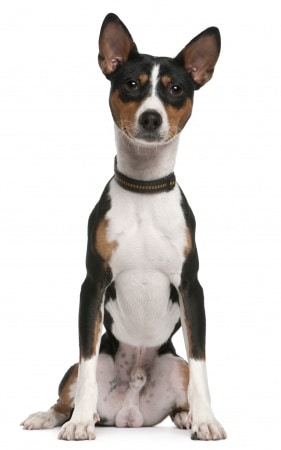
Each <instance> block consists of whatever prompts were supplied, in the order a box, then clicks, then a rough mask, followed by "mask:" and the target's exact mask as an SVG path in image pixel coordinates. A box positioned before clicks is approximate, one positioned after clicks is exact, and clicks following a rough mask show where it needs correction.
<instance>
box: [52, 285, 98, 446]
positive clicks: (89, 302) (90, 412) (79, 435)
mask: <svg viewBox="0 0 281 450" xmlns="http://www.w3.org/2000/svg"><path fill="white" fill-rule="evenodd" d="M102 285H103V283H100V282H98V283H97V282H96V281H95V280H94V279H93V278H92V277H90V276H87V278H86V280H85V281H84V283H83V285H82V288H81V297H80V310H79V344H80V362H79V371H78V379H77V388H76V395H75V402H74V404H75V406H74V411H73V415H72V417H71V419H70V421H69V422H67V423H65V424H64V425H63V427H62V429H61V431H60V433H59V436H58V437H59V439H65V440H85V439H88V440H91V439H95V423H96V421H97V420H99V417H98V413H97V398H98V392H97V381H96V367H97V360H98V353H99V345H100V338H101V332H102V324H103V291H104V290H103V289H102Z"/></svg>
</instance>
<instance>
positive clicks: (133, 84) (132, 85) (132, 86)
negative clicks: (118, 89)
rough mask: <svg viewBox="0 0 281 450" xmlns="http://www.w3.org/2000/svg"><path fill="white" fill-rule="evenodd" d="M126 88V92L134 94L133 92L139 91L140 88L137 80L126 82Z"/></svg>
mask: <svg viewBox="0 0 281 450" xmlns="http://www.w3.org/2000/svg"><path fill="white" fill-rule="evenodd" d="M124 88H125V89H126V91H128V92H133V91H137V90H138V88H139V85H138V82H137V81H135V80H128V81H126V83H125V84H124Z"/></svg>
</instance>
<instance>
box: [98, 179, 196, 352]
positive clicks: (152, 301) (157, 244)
mask: <svg viewBox="0 0 281 450" xmlns="http://www.w3.org/2000/svg"><path fill="white" fill-rule="evenodd" d="M110 197H111V209H110V210H109V212H108V213H107V215H106V219H107V220H108V229H107V239H108V240H109V241H110V242H113V241H114V242H115V243H116V247H115V250H114V252H113V253H112V256H111V259H110V267H111V270H112V274H113V279H114V281H115V287H116V299H115V300H111V301H109V302H108V303H107V305H106V308H107V310H108V312H109V313H110V314H111V316H112V318H113V326H112V331H113V333H114V334H115V336H116V337H117V339H118V340H120V341H123V342H128V343H130V344H131V345H135V346H148V347H150V346H156V345H161V344H162V343H164V342H165V341H166V340H167V339H168V337H169V336H170V335H171V333H172V332H173V329H174V327H175V324H176V323H177V321H178V320H179V316H180V313H179V306H178V304H177V303H173V302H172V301H171V300H170V285H171V284H173V285H174V286H175V287H176V288H178V286H179V284H180V276H181V269H182V264H183V262H184V259H185V256H184V254H185V249H186V248H187V246H188V244H189V243H188V242H187V236H188V234H187V232H186V223H185V219H184V215H183V212H182V209H181V205H180V200H181V194H180V190H179V188H178V187H177V186H176V188H175V189H173V191H170V192H167V193H166V192H164V193H157V194H150V195H149V194H148V195H142V194H135V193H131V192H128V191H125V190H124V189H123V188H121V187H120V186H119V185H118V184H117V183H116V182H115V180H112V182H111V185H110Z"/></svg>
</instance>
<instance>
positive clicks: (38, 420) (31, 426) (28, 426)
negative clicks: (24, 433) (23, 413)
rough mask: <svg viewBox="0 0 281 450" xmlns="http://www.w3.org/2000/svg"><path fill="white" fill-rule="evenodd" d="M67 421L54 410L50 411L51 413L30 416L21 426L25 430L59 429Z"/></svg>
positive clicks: (38, 413)
mask: <svg viewBox="0 0 281 450" xmlns="http://www.w3.org/2000/svg"><path fill="white" fill-rule="evenodd" d="M65 421H66V417H65V416H64V415H63V414H60V413H58V412H56V411H55V410H54V409H49V411H45V412H42V411H39V412H37V413H35V414H30V416H28V417H27V419H25V420H24V421H23V422H22V423H21V425H22V426H23V428H24V430H42V429H47V428H54V427H57V426H59V425H61V424H63V423H64V422H65Z"/></svg>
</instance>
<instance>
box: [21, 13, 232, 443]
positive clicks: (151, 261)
mask: <svg viewBox="0 0 281 450" xmlns="http://www.w3.org/2000/svg"><path fill="white" fill-rule="evenodd" d="M219 53H220V33H219V30H218V29H217V28H216V27H210V28H208V29H206V30H205V31H203V32H202V33H200V34H199V35H198V36H196V37H195V38H194V39H193V40H192V41H191V42H190V43H189V44H188V45H186V47H184V49H183V50H182V51H181V52H180V53H179V54H178V55H177V56H176V57H175V58H168V57H153V56H151V55H147V54H141V53H139V52H138V50H137V46H136V44H135V42H134V40H133V38H132V36H131V34H130V32H129V31H128V29H127V28H126V26H125V25H124V24H123V23H122V21H121V20H120V19H119V18H118V17H117V16H116V15H115V14H112V13H110V14H108V15H107V16H106V17H105V19H104V22H103V24H102V27H101V31H100V38H99V56H98V62H99V66H100V68H101V70H102V72H103V74H104V75H105V76H106V78H107V79H108V80H109V81H110V82H111V90H110V99H109V103H110V109H111V113H112V116H113V120H114V124H115V134H116V146H117V157H116V158H115V165H114V176H113V177H112V179H111V180H110V181H109V182H108V184H107V185H106V187H105V189H104V191H103V193H102V195H101V198H100V200H99V202H98V203H97V205H96V207H95V208H94V210H93V212H92V213H91V215H90V218H89V223H88V246H87V257H86V267H87V276H86V279H85V281H84V283H83V284H82V288H81V296H80V308H79V344H80V360H79V363H78V364H75V365H73V366H72V367H71V368H70V369H69V370H68V371H67V372H66V374H65V375H64V377H63V379H62V381H61V383H60V385H59V399H58V401H57V403H56V404H55V405H54V406H53V407H52V408H50V409H49V410H48V411H46V412H38V413H35V414H32V415H31V416H29V417H28V418H27V419H26V420H25V421H24V422H23V423H22V425H23V428H24V429H29V430H30V429H43V428H52V427H55V426H61V425H63V426H62V428H61V430H60V433H59V436H58V437H59V438H60V439H65V440H91V439H95V424H96V423H97V422H98V423H99V424H100V425H104V426H117V427H141V426H153V425H155V424H157V423H159V422H161V421H162V420H163V419H164V418H166V417H167V416H170V417H171V419H172V420H173V422H174V423H175V425H176V426H177V427H178V428H183V429H191V438H192V439H198V440H218V439H224V438H226V433H225V431H224V429H223V427H222V426H221V424H220V423H219V422H218V421H217V419H216V418H215V416H214V413H213V411H212V409H211V405H210V395H209V388H208V381H207V373H206V363H205V327H206V320H205V311H204V295H203V289H202V287H201V285H200V284H199V281H198V278H197V272H198V255H197V249H196V243H195V219H194V215H193V213H192V211H191V209H190V207H189V205H188V203H187V200H186V198H185V196H184V194H183V192H182V190H181V189H180V187H179V185H178V184H177V182H176V178H175V175H174V166H175V160H176V153H177V147H178V142H179V134H180V132H181V130H182V129H183V128H184V126H185V124H186V122H187V121H188V119H189V118H190V116H191V112H192V106H193V96H194V91H195V90H198V89H199V88H201V87H202V86H203V85H204V84H205V83H206V82H207V81H209V80H210V79H211V77H212V75H213V72H214V67H215V64H216V62H217V60H218V57H219ZM103 327H104V328H105V333H104V334H102V333H103ZM180 327H182V329H183V335H184V340H185V345H186V351H187V357H188V363H187V362H186V361H185V360H184V359H182V358H181V357H179V356H178V355H177V354H176V351H175V348H174V346H173V344H172V336H173V334H174V333H175V332H176V331H177V330H178V329H179V328H180Z"/></svg>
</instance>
